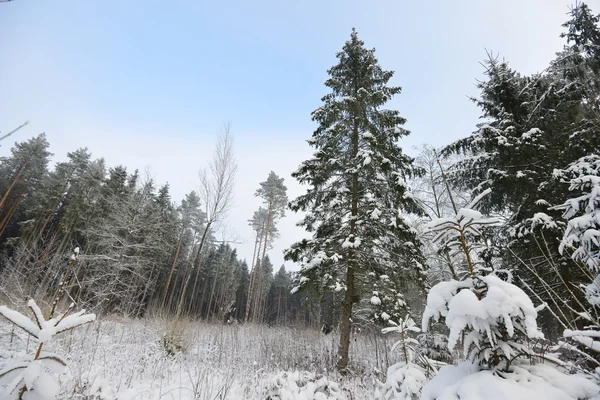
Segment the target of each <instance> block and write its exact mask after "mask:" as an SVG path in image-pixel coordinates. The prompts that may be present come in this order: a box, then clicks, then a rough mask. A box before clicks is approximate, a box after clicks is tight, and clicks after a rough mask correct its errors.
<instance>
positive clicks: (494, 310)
mask: <svg viewBox="0 0 600 400" xmlns="http://www.w3.org/2000/svg"><path fill="white" fill-rule="evenodd" d="M441 317H443V318H444V321H445V323H446V326H447V327H448V328H449V329H450V335H449V336H448V349H449V350H450V351H452V350H453V349H454V347H455V346H456V344H457V343H458V341H459V340H460V339H463V341H464V342H463V346H464V352H465V354H469V358H470V360H471V361H473V362H475V363H477V364H479V365H484V366H487V367H488V368H497V367H500V368H502V369H504V370H509V369H510V363H511V361H512V360H513V359H515V358H516V357H518V356H519V355H525V354H527V353H528V349H527V346H526V344H524V342H525V341H526V339H527V338H529V339H535V338H541V337H543V335H542V333H541V332H540V331H539V330H538V328H537V324H536V318H537V310H536V308H535V307H534V306H533V303H532V301H531V299H530V298H529V296H527V294H526V293H525V292H524V291H523V290H522V289H520V288H519V287H517V286H515V285H513V284H511V283H508V282H504V281H502V280H501V279H500V278H498V277H497V276H495V275H487V276H474V277H472V278H466V279H464V280H462V281H454V280H451V281H449V282H441V283H438V284H437V285H436V286H434V287H433V288H431V291H430V292H429V295H428V296H427V307H426V308H425V313H424V314H423V330H424V331H427V328H428V325H429V322H430V321H431V320H432V319H433V320H435V321H438V320H439V319H440V318H441ZM463 335H464V336H463Z"/></svg>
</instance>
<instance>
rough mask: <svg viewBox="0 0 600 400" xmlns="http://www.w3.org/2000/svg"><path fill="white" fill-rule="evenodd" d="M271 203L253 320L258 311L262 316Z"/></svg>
mask: <svg viewBox="0 0 600 400" xmlns="http://www.w3.org/2000/svg"><path fill="white" fill-rule="evenodd" d="M271 206H272V205H271V203H269V210H268V212H267V223H266V226H265V242H264V243H263V252H262V261H261V263H260V269H259V270H258V296H257V298H256V303H255V304H256V306H255V308H254V318H253V320H254V321H255V322H256V315H257V312H258V314H259V317H260V312H261V301H260V299H261V297H262V281H263V270H264V266H265V260H266V259H267V242H268V241H269V229H270V228H271V212H272V210H271Z"/></svg>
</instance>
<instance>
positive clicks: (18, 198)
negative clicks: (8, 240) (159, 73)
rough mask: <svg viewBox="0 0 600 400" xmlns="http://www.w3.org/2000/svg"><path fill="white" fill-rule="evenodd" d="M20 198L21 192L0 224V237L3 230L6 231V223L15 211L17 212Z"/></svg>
mask: <svg viewBox="0 0 600 400" xmlns="http://www.w3.org/2000/svg"><path fill="white" fill-rule="evenodd" d="M22 196H23V191H21V193H19V195H18V196H17V200H15V204H13V206H12V207H11V209H10V210H9V211H8V214H6V216H5V217H4V219H3V220H2V222H1V223H0V237H2V234H3V233H4V230H5V229H6V227H7V226H8V223H9V222H10V220H11V218H12V217H13V215H14V214H15V211H17V207H18V206H19V203H20V202H21V197H22Z"/></svg>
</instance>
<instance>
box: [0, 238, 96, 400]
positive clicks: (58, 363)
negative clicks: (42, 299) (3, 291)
mask: <svg viewBox="0 0 600 400" xmlns="http://www.w3.org/2000/svg"><path fill="white" fill-rule="evenodd" d="M78 254H79V248H76V249H75V250H74V252H73V255H72V256H71V258H70V260H69V263H68V265H67V271H66V272H65V275H64V277H63V280H62V281H61V282H60V285H59V288H58V291H57V293H56V296H55V297H54V299H53V302H52V308H51V310H50V313H49V314H48V318H45V317H44V315H43V313H42V311H41V309H40V308H39V307H38V305H37V304H36V302H35V301H34V300H33V299H30V300H29V301H28V302H27V307H28V308H29V309H30V310H31V312H32V314H33V318H31V319H30V318H28V317H27V316H25V315H23V314H21V313H20V312H18V311H15V310H12V309H10V308H9V307H7V306H0V315H1V316H3V317H4V318H6V319H7V320H8V321H9V322H11V323H12V324H14V325H15V326H16V327H18V328H20V329H22V330H23V331H25V332H26V333H27V334H29V335H30V336H32V337H33V338H34V339H35V340H36V341H37V342H38V346H37V349H36V352H35V354H26V355H24V356H23V357H21V358H19V359H17V360H15V361H14V362H12V363H10V364H9V365H7V366H6V367H5V368H4V369H3V370H1V371H0V386H4V390H3V391H0V397H1V398H3V399H18V400H21V399H23V400H49V399H53V398H54V397H55V396H56V395H57V394H58V392H59V390H60V385H59V383H58V381H57V380H56V378H55V377H54V376H53V375H52V374H51V373H54V374H60V373H62V372H63V371H64V370H65V368H66V366H67V363H66V361H65V359H64V358H63V357H61V356H60V355H58V354H55V353H50V352H46V351H42V350H43V347H44V344H47V343H49V342H50V341H51V340H52V338H53V337H54V336H55V335H58V334H60V333H63V332H65V331H68V330H71V329H73V328H76V327H78V326H81V325H84V324H87V323H90V322H92V321H94V320H95V319H96V316H95V315H94V314H85V310H81V311H79V312H76V313H72V311H73V308H74V307H75V304H74V303H71V305H69V307H68V308H67V310H66V311H65V312H64V313H62V314H61V313H55V311H56V306H57V304H58V302H59V300H60V298H61V297H62V295H63V293H64V291H65V287H66V283H67V280H68V279H69V276H70V274H71V271H72V269H73V265H74V264H75V262H76V261H77V256H78Z"/></svg>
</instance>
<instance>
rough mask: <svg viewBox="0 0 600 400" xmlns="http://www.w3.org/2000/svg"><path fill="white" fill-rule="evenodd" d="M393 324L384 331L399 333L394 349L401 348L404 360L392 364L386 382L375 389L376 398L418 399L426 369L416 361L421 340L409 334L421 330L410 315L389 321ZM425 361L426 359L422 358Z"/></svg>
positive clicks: (387, 399)
mask: <svg viewBox="0 0 600 400" xmlns="http://www.w3.org/2000/svg"><path fill="white" fill-rule="evenodd" d="M389 323H390V324H391V325H393V326H391V327H389V328H385V329H383V330H382V331H383V333H392V332H393V333H398V334H400V338H399V340H398V341H397V342H396V343H394V346H393V347H392V351H394V350H399V349H401V351H402V356H403V361H401V362H398V363H396V364H394V365H392V366H390V367H389V368H388V370H387V376H386V380H385V382H384V383H382V384H381V386H380V387H379V388H378V389H377V390H376V391H375V400H416V399H419V398H420V397H421V389H422V388H423V384H424V383H425V382H426V381H427V375H426V370H425V368H423V367H422V366H420V365H419V364H417V363H415V362H414V361H415V353H416V352H415V346H416V345H418V344H419V342H418V341H417V340H415V339H413V338H411V337H410V336H409V333H410V332H420V329H419V328H418V327H417V326H415V323H414V321H413V320H412V319H411V318H410V317H409V316H406V318H403V319H400V320H399V321H398V323H396V322H394V321H391V320H390V321H389ZM421 361H425V360H421Z"/></svg>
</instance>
